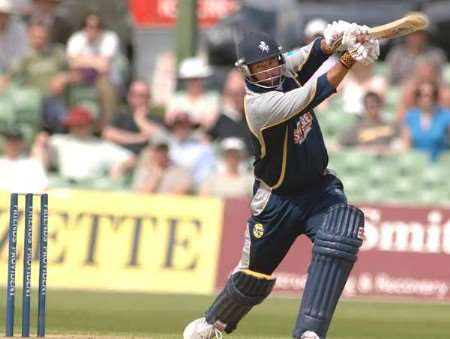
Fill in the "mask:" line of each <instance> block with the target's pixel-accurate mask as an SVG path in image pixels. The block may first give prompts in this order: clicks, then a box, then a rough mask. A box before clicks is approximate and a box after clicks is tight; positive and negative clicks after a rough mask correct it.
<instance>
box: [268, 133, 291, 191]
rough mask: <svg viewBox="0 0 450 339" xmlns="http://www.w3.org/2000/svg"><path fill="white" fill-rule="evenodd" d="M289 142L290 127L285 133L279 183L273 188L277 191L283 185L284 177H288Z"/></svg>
mask: <svg viewBox="0 0 450 339" xmlns="http://www.w3.org/2000/svg"><path fill="white" fill-rule="evenodd" d="M287 142H288V127H287V126H286V132H285V133H284V144H283V160H282V163H281V173H280V177H279V178H278V181H277V183H276V184H275V185H274V186H272V187H271V189H277V188H278V187H280V186H281V185H282V184H283V181H284V176H285V175H286V163H287Z"/></svg>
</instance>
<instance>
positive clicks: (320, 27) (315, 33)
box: [303, 18, 327, 45]
mask: <svg viewBox="0 0 450 339" xmlns="http://www.w3.org/2000/svg"><path fill="white" fill-rule="evenodd" d="M325 28H327V22H326V21H325V20H324V19H322V18H314V19H311V20H310V21H308V22H307V23H306V25H305V29H304V32H303V33H304V39H303V41H304V42H305V45H307V44H309V43H311V42H313V41H314V40H315V39H317V38H320V37H322V36H323V31H324V30H325Z"/></svg>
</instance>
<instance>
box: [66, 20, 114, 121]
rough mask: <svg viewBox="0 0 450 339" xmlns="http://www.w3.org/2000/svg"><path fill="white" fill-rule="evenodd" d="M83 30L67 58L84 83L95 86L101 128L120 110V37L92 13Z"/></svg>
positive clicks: (71, 41) (71, 42) (70, 45)
mask: <svg viewBox="0 0 450 339" xmlns="http://www.w3.org/2000/svg"><path fill="white" fill-rule="evenodd" d="M83 22H84V26H83V29H82V30H80V31H78V32H75V33H74V34H73V35H72V36H71V37H70V38H69V41H68V42H67V49H66V52H67V56H68V58H69V65H70V68H71V69H72V70H73V71H75V72H77V73H78V75H79V77H80V81H81V82H82V83H83V84H86V85H95V87H96V89H97V91H98V93H99V96H100V104H101V111H102V116H101V117H100V121H99V126H98V127H99V129H101V128H102V127H103V126H104V125H105V124H106V123H107V122H109V121H110V119H111V117H112V115H113V114H114V111H115V108H116V96H117V93H116V92H117V91H116V87H115V86H120V85H121V84H120V82H121V79H120V76H119V73H120V72H119V70H118V67H117V64H116V63H115V60H117V59H116V57H117V55H118V53H119V37H118V35H117V34H116V33H115V32H112V31H108V30H105V29H104V27H103V23H102V20H101V18H100V17H99V16H98V15H97V14H93V13H91V14H88V15H87V16H86V17H85V19H84V21H83Z"/></svg>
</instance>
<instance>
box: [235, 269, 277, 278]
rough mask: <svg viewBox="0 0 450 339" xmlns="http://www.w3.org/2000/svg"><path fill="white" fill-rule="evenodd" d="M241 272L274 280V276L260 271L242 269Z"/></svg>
mask: <svg viewBox="0 0 450 339" xmlns="http://www.w3.org/2000/svg"><path fill="white" fill-rule="evenodd" d="M240 271H241V272H243V273H245V274H247V275H250V276H252V277H255V278H258V279H266V280H273V279H274V278H272V276H270V275H267V274H264V273H259V272H255V271H252V270H249V269H242V270H240Z"/></svg>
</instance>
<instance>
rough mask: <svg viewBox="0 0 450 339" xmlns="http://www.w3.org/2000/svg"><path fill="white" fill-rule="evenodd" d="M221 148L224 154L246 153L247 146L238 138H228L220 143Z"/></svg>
mask: <svg viewBox="0 0 450 339" xmlns="http://www.w3.org/2000/svg"><path fill="white" fill-rule="evenodd" d="M220 148H221V149H222V151H223V152H227V151H240V152H243V151H245V144H244V142H243V141H242V140H241V139H239V138H236V137H228V138H225V139H223V140H222V142H221V143H220Z"/></svg>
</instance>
